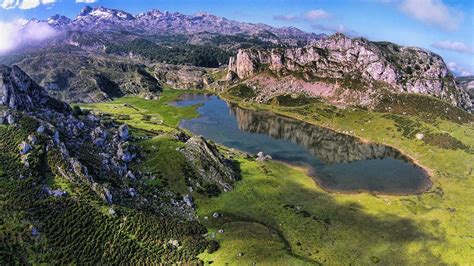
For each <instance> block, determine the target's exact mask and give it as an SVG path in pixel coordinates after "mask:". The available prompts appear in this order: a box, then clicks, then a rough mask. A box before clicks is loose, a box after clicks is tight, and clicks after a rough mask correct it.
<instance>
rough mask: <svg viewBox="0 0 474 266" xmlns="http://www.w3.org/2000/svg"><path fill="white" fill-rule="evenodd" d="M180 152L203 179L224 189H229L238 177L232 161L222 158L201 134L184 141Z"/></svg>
mask: <svg viewBox="0 0 474 266" xmlns="http://www.w3.org/2000/svg"><path fill="white" fill-rule="evenodd" d="M182 153H183V154H184V156H185V157H186V159H187V161H188V162H189V163H190V164H192V165H193V168H194V169H195V171H196V172H197V173H198V174H199V175H200V176H201V178H202V179H203V180H205V181H206V182H210V183H213V184H217V185H218V186H219V187H220V189H222V190H224V191H229V190H231V189H232V185H233V183H234V181H236V180H237V179H239V174H238V171H237V170H236V169H235V165H234V162H233V161H232V160H229V159H226V158H224V156H222V154H221V153H219V151H218V150H217V147H216V146H215V145H214V144H211V143H209V142H207V141H206V140H205V139H204V138H203V137H201V136H194V137H191V138H190V139H189V140H188V141H186V145H185V147H184V149H183V150H182ZM201 185H202V184H201Z"/></svg>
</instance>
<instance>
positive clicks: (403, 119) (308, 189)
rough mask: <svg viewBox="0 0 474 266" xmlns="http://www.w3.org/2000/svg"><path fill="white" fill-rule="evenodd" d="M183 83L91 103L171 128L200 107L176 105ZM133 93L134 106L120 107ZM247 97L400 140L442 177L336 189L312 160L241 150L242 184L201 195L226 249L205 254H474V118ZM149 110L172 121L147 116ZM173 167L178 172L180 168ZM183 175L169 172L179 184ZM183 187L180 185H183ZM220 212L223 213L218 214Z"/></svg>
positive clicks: (334, 261)
mask: <svg viewBox="0 0 474 266" xmlns="http://www.w3.org/2000/svg"><path fill="white" fill-rule="evenodd" d="M179 93H181V92H174V91H165V93H164V94H163V96H162V98H161V99H160V100H151V101H147V100H143V99H139V98H121V99H119V100H116V101H113V102H111V103H101V104H95V105H87V106H86V108H91V109H99V110H101V111H103V112H109V113H111V114H112V118H114V119H117V118H118V115H121V114H127V115H129V116H130V117H131V119H129V120H123V119H122V120H121V121H123V122H126V123H128V124H130V125H132V126H133V127H136V128H141V129H146V130H153V131H157V132H169V131H172V130H174V127H176V126H177V124H178V122H179V120H180V119H181V118H190V117H195V116H196V115H197V113H196V111H195V107H185V108H176V107H173V106H168V105H166V103H167V102H168V101H170V100H173V99H175V98H176V97H177V95H178V94H179ZM225 97H228V96H225ZM233 100H234V101H238V99H236V98H234V99H233ZM124 103H128V104H129V105H131V106H133V108H119V107H122V106H123V104H124ZM241 105H242V106H243V107H246V108H258V109H266V110H270V111H273V112H276V113H280V114H283V115H287V116H291V117H295V118H298V119H301V120H305V121H308V122H310V123H314V124H317V125H321V126H325V127H329V128H332V129H334V130H337V131H341V132H351V134H352V135H356V136H358V137H361V138H363V139H365V140H370V141H376V142H381V143H385V144H388V145H391V146H394V147H396V148H398V149H400V150H402V151H403V152H404V153H406V154H407V155H409V156H411V157H412V158H413V159H414V160H415V161H417V162H418V163H419V164H420V165H422V166H424V167H425V168H427V169H428V170H429V171H430V173H431V175H432V181H433V187H432V188H431V189H430V190H429V191H428V192H426V193H424V194H422V195H414V196H382V195H371V194H368V193H361V194H356V195H344V194H339V193H328V192H325V191H323V190H322V189H321V188H319V187H318V186H317V185H316V184H315V183H314V181H313V180H312V179H311V178H310V177H308V176H307V175H306V174H305V171H304V170H303V169H298V168H293V167H290V166H286V165H284V164H281V163H278V162H265V163H261V162H256V161H254V160H252V159H244V158H243V156H242V155H240V154H238V153H236V157H237V158H238V160H239V162H240V165H241V169H242V181H240V182H238V183H237V185H236V187H235V189H234V190H233V191H230V192H227V193H224V194H222V195H220V196H219V197H216V198H205V197H199V196H196V199H197V206H198V215H199V219H200V221H201V222H202V223H203V224H204V225H205V226H206V227H207V228H208V229H209V233H208V237H209V238H210V239H213V238H215V239H217V240H218V241H219V243H220V248H219V250H217V251H216V252H213V253H212V254H209V253H203V254H201V255H200V258H201V259H202V260H203V261H204V262H206V263H207V264H210V263H213V265H224V264H226V263H229V264H230V265H248V264H252V263H257V264H258V265H260V264H262V265H265V264H267V265H275V264H278V265H305V264H319V263H321V264H329V265H339V264H355V265H366V264H377V263H379V264H382V265H400V264H402V265H404V264H430V265H439V264H464V265H466V264H470V263H473V259H472V258H473V253H474V231H473V230H472V228H473V227H474V205H473V204H472V203H473V202H474V195H473V194H472V188H473V187H474V175H473V168H474V165H473V163H472V162H473V161H474V153H473V149H474V137H473V136H474V127H473V126H472V124H469V122H463V123H461V122H456V121H454V122H453V121H450V120H440V119H437V120H435V121H427V120H426V119H424V118H423V117H417V116H416V115H406V116H403V115H396V114H393V113H392V114H387V113H374V112H368V111H364V110H360V109H345V110H342V109H335V108H333V107H330V106H328V105H325V104H324V103H321V102H317V103H311V104H308V105H305V106H303V107H288V106H287V107H285V106H275V105H256V104H250V103H241ZM114 106H118V107H115V108H114ZM144 114H145V115H149V116H151V118H150V120H163V123H162V124H160V125H155V124H150V123H148V121H143V120H142V117H143V115H144ZM468 119H469V118H468ZM417 133H423V134H425V136H426V139H424V140H418V139H416V138H415V135H416V134H417ZM150 141H152V142H160V143H161V144H158V143H155V144H154V145H164V147H168V148H166V149H164V150H165V151H166V150H168V151H171V150H172V148H169V147H170V145H171V147H174V146H173V145H177V144H173V142H171V143H170V142H169V141H167V140H156V139H153V140H150ZM163 143H164V144H163ZM147 144H150V143H147ZM145 146H147V145H145ZM148 146H149V145H148ZM224 149H225V148H224ZM158 153H160V154H162V155H163V156H156V157H153V158H152V159H151V160H155V161H147V162H145V165H146V166H147V167H149V168H150V169H152V170H153V169H154V170H156V171H158V170H160V169H162V168H165V169H168V168H167V167H168V166H169V165H172V164H171V163H166V162H164V161H163V160H165V159H163V158H164V157H166V156H164V155H165V154H166V152H164V153H163V151H160V152H157V154H158ZM160 158H162V159H160ZM170 169H171V168H170ZM167 171H168V170H167ZM168 174H169V176H172V170H170V171H169V173H168ZM176 175H177V176H180V175H181V174H180V173H179V172H178V173H177V174H176ZM179 180H180V179H179V178H178V179H176V180H175V181H173V179H171V178H169V179H168V181H169V182H171V183H173V182H178V184H179V182H181V181H179ZM175 189H176V190H180V189H181V188H180V185H176V186H175ZM214 212H218V213H220V214H222V216H220V217H219V218H213V216H212V214H213V213H214ZM220 229H223V232H222V231H221V232H222V233H219V231H220Z"/></svg>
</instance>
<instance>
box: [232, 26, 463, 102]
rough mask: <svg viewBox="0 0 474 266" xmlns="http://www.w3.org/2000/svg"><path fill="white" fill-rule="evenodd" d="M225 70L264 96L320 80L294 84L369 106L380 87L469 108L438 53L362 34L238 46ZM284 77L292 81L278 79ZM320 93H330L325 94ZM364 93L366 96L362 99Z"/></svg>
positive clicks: (332, 99)
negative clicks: (354, 97) (287, 44)
mask: <svg viewBox="0 0 474 266" xmlns="http://www.w3.org/2000/svg"><path fill="white" fill-rule="evenodd" d="M228 71H229V74H228V78H229V79H230V78H231V77H233V78H235V77H238V78H239V79H241V80H245V79H248V80H249V84H252V85H253V86H255V87H257V89H258V88H260V89H261V91H260V93H259V94H260V95H264V96H263V100H265V98H268V97H271V96H274V95H271V93H268V92H269V91H268V90H267V88H269V87H272V86H273V85H274V83H277V84H278V85H276V86H279V87H281V90H284V88H288V87H291V86H292V84H293V83H295V82H298V80H303V81H304V82H309V83H311V84H316V85H317V84H319V85H321V86H320V87H321V88H313V89H308V88H307V87H308V86H304V85H301V86H297V87H298V88H299V89H300V92H305V93H308V94H312V95H314V96H322V97H324V98H326V99H329V100H330V101H337V100H340V99H341V98H344V97H345V96H346V95H347V94H350V92H356V93H358V94H361V97H359V99H358V102H355V103H353V104H363V105H370V104H372V103H373V101H375V100H376V95H374V94H377V93H378V92H379V91H380V88H381V87H384V88H386V89H387V90H388V91H390V92H392V93H402V92H407V93H420V94H426V95H430V96H434V97H437V98H440V99H443V100H445V101H448V102H449V103H451V104H453V105H457V106H459V107H463V108H468V107H470V106H471V103H470V101H469V100H468V96H467V94H466V93H465V92H464V91H462V90H460V89H459V88H457V87H456V85H455V83H454V79H453V76H452V74H451V73H450V71H449V70H448V69H447V67H446V65H445V63H444V62H443V60H442V58H441V57H440V56H438V55H436V54H434V53H432V52H429V51H426V50H423V49H419V48H413V47H401V46H398V45H396V44H392V43H382V42H379V43H377V42H370V41H368V40H366V39H363V38H357V39H350V38H348V37H346V36H344V35H342V34H335V35H333V36H331V37H329V38H325V39H320V40H316V41H313V42H312V43H311V44H310V45H307V46H304V47H301V48H290V49H270V50H262V49H245V50H239V51H238V53H237V56H236V57H233V58H231V59H230V61H229V66H228ZM263 72H265V73H267V74H270V76H271V80H268V79H267V80H266V81H265V82H261V81H260V80H258V79H255V76H256V75H258V74H260V73H263ZM288 76H292V77H294V78H296V79H294V80H292V81H291V82H279V80H280V79H283V78H285V77H288ZM252 79H253V80H252ZM273 87H274V86H273ZM321 91H323V92H324V93H327V92H328V91H329V94H328V95H325V94H324V93H321ZM348 91H349V93H348ZM279 92H281V91H279ZM279 92H277V93H279ZM362 95H370V97H368V98H369V99H368V100H367V99H365V100H366V101H363V100H362V99H363V98H364V97H362ZM366 98H367V97H366Z"/></svg>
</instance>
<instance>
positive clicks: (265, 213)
mask: <svg viewBox="0 0 474 266" xmlns="http://www.w3.org/2000/svg"><path fill="white" fill-rule="evenodd" d="M270 174H271V173H270ZM244 182H245V181H244ZM249 182H253V183H252V185H251V188H250V189H249V190H250V191H248V192H246V193H240V194H236V197H235V198H234V199H233V201H234V200H235V201H237V202H239V205H241V206H247V207H245V208H244V207H238V206H237V205H234V203H232V202H231V203H229V204H228V205H226V206H225V207H223V209H222V210H216V211H220V212H222V213H223V214H224V215H223V218H222V219H220V220H217V221H213V220H211V221H209V222H210V223H211V225H212V227H215V226H216V227H217V226H219V224H221V223H228V222H233V221H246V222H255V223H259V224H262V225H265V226H267V227H269V228H270V229H271V230H272V231H274V232H275V233H276V234H278V236H279V237H280V238H281V240H282V242H284V243H285V245H286V246H287V249H288V252H289V254H290V255H292V256H294V257H296V258H299V259H302V260H304V261H307V262H312V263H315V264H317V263H322V264H333V265H334V264H363V265H365V264H370V263H380V264H383V265H387V264H395V265H406V264H413V263H416V264H420V263H421V264H430V265H438V264H443V261H442V259H441V258H439V256H436V255H434V254H433V253H431V251H430V250H429V246H428V245H429V243H430V242H432V241H436V242H443V237H439V236H434V235H432V234H429V233H426V232H424V231H422V229H421V228H420V224H416V223H415V222H414V221H413V220H410V219H406V218H402V217H399V216H396V215H392V214H388V213H381V214H380V215H374V214H369V213H367V210H364V209H363V206H362V205H360V204H357V203H339V202H336V201H335V200H334V198H333V196H332V195H331V194H328V193H325V192H322V191H321V192H318V191H313V190H310V189H307V188H304V187H302V186H301V185H300V184H297V183H296V182H291V185H290V186H288V187H286V188H283V187H281V188H278V185H279V184H278V183H277V182H275V181H274V178H270V179H262V180H258V181H254V180H250V181H249ZM264 187H267V188H270V189H269V190H270V191H266V190H265V192H264V194H262V188H264ZM255 188H258V189H255ZM275 188H278V189H275ZM227 200H228V199H227ZM255 201H257V202H256V203H253V202H255ZM275 201H277V202H279V204H281V205H276V204H275V203H273V204H272V203H271V202H275ZM267 202H269V203H267ZM280 202H281V203H280ZM249 206H252V207H249ZM389 207H390V205H387V208H389ZM221 225H222V224H221ZM238 240H239V241H245V239H238ZM415 242H416V243H417V244H419V247H418V248H419V250H418V251H416V248H414V249H412V250H410V249H409V248H408V246H409V245H410V244H412V243H415ZM417 246H418V245H417ZM269 255H270V254H269Z"/></svg>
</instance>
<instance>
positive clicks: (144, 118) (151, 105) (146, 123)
mask: <svg viewBox="0 0 474 266" xmlns="http://www.w3.org/2000/svg"><path fill="white" fill-rule="evenodd" d="M186 92H188V91H184V90H165V91H164V92H163V93H162V94H161V95H160V98H159V99H158V100H144V99H143V98H140V97H122V98H118V99H116V100H114V101H112V102H105V103H94V104H84V105H81V108H82V109H93V110H100V111H101V112H105V113H108V114H110V115H112V118H113V119H114V120H117V121H120V122H124V123H127V124H128V125H130V126H132V127H135V128H139V129H143V130H149V131H156V132H159V131H166V132H169V131H171V130H173V129H174V128H176V127H177V126H178V124H179V122H180V121H181V119H183V118H186V119H189V118H194V117H197V116H198V113H197V112H196V108H195V107H194V106H187V107H182V108H181V107H180V108H178V107H175V106H172V105H169V104H168V103H169V102H171V101H174V100H177V99H178V98H179V96H180V95H182V94H184V93H186ZM188 93H189V92H188Z"/></svg>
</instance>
